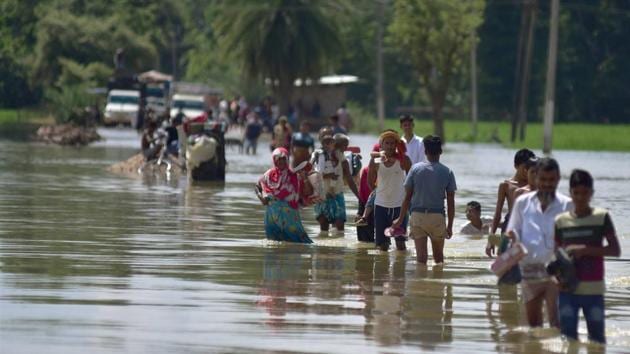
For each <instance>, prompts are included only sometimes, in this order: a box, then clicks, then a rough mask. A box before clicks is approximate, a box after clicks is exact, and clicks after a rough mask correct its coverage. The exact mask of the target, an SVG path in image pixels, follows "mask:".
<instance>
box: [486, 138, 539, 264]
mask: <svg viewBox="0 0 630 354" xmlns="http://www.w3.org/2000/svg"><path fill="white" fill-rule="evenodd" d="M535 156H536V155H534V153H533V152H532V151H531V150H529V149H520V150H519V151H517V152H516V154H515V155H514V169H515V170H516V172H515V173H514V176H512V178H510V179H506V180H505V181H503V182H501V183H500V184H499V190H498V191H497V205H496V209H495V212H494V219H493V220H492V227H491V228H490V234H491V235H494V234H495V233H496V232H497V228H499V224H501V225H500V226H501V233H503V232H505V228H506V227H507V222H508V220H510V213H511V211H512V205H513V204H514V200H515V198H514V192H515V191H516V190H517V189H518V188H521V187H523V186H525V185H527V169H526V162H527V160H529V159H530V158H532V157H535ZM505 201H507V206H508V212H507V214H506V215H505V219H504V221H503V222H501V214H502V212H503V204H504V203H505ZM494 247H495V246H494V245H493V244H491V243H488V244H487V245H486V254H487V255H488V257H492V255H493V254H494V252H495V250H494Z"/></svg>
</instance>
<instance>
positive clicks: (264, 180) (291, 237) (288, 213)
mask: <svg viewBox="0 0 630 354" xmlns="http://www.w3.org/2000/svg"><path fill="white" fill-rule="evenodd" d="M288 155H289V152H288V151H287V150H286V149H285V148H277V149H275V150H274V151H273V153H272V157H273V163H274V167H273V168H271V169H269V170H268V171H267V172H265V174H264V175H263V176H262V177H261V178H260V181H259V183H260V186H261V187H262V189H263V196H264V198H266V199H267V200H268V201H269V203H268V204H267V210H266V212H265V234H266V236H267V239H269V240H274V241H287V242H298V243H313V241H312V240H311V239H310V238H309V237H308V235H307V234H306V231H305V230H304V226H302V219H301V217H300V211H299V205H300V204H299V201H300V191H301V189H302V185H301V182H300V180H299V179H298V176H297V174H295V173H294V172H292V171H291V170H289V169H288V163H287V164H285V165H284V168H280V167H278V160H279V159H280V158H285V159H286V160H287V161H288Z"/></svg>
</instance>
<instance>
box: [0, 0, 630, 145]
mask: <svg viewBox="0 0 630 354" xmlns="http://www.w3.org/2000/svg"><path fill="white" fill-rule="evenodd" d="M561 3H562V5H561V13H560V41H559V48H558V50H559V52H558V53H559V55H558V74H557V81H556V87H557V89H556V92H557V100H556V107H557V110H556V117H557V121H580V122H611V123H627V122H629V121H630V106H628V105H627V104H625V103H626V102H627V101H628V99H630V87H629V86H628V85H627V82H629V81H630V80H629V79H630V61H628V60H627V58H628V57H630V55H629V54H630V45H629V44H628V43H629V42H628V40H627V38H630V26H629V25H628V24H630V2H628V1H624V0H572V1H562V2H561ZM549 13H550V9H549V2H547V1H536V0H471V1H458V0H377V1H374V0H354V1H349V0H346V1H343V0H342V1H332V0H319V1H308V0H268V1H255V0H233V1H225V0H177V1H176V0H155V1H149V0H117V1H111V2H94V1H88V0H3V1H2V2H0V107H9V108H14V107H24V106H34V105H43V104H46V103H54V104H53V105H56V106H63V105H66V104H68V105H71V104H77V103H80V102H83V101H84V100H85V98H82V95H84V92H85V91H86V88H89V87H102V86H104V85H105V83H106V81H107V79H108V77H109V76H110V75H111V74H112V72H113V55H114V52H115V51H116V49H117V48H121V47H122V48H125V52H126V58H127V65H128V66H129V67H130V68H131V69H133V70H135V71H137V72H140V71H144V70H149V69H158V70H160V71H164V72H167V73H170V74H173V75H174V76H175V77H176V79H178V80H186V81H196V82H203V83H207V84H210V85H211V86H216V87H221V88H223V89H224V90H225V92H227V93H229V94H244V95H246V96H247V97H250V98H254V97H262V96H264V95H266V94H270V93H271V94H273V95H274V96H275V97H276V98H278V99H279V100H280V101H282V98H283V97H287V92H288V91H290V90H291V85H290V84H289V83H291V82H292V80H294V79H295V78H298V77H317V76H318V75H323V74H333V73H337V74H352V75H357V76H359V77H360V78H361V81H360V82H359V83H357V84H353V85H351V86H350V87H349V93H348V94H349V99H350V100H352V101H355V102H356V103H358V104H360V105H362V106H364V107H366V108H367V109H370V110H376V101H377V92H378V90H377V89H376V87H377V82H378V70H377V69H378V67H379V58H380V60H381V67H382V73H383V75H382V78H383V80H382V92H383V94H384V102H385V110H386V114H387V115H388V116H393V115H395V114H396V113H397V112H398V110H397V109H399V108H400V107H425V108H429V110H428V115H430V116H432V117H433V118H434V119H435V118H436V116H438V117H439V118H440V120H441V116H442V115H447V116H448V117H447V119H450V118H466V117H467V115H468V113H469V107H470V74H471V73H470V58H471V56H470V51H471V48H472V47H473V45H475V46H476V48H477V51H476V57H477V68H478V69H477V70H478V75H477V76H478V78H479V79H478V92H479V94H478V102H479V116H480V119H482V120H492V121H497V120H509V119H511V117H513V116H515V115H516V114H517V113H518V112H517V110H518V109H519V108H518V107H517V106H518V105H517V104H515V102H517V101H518V99H517V97H519V95H520V94H522V93H523V90H526V94H527V98H528V99H527V100H526V102H525V103H524V105H525V107H524V112H525V115H526V117H525V118H526V119H527V120H528V121H540V120H541V119H542V108H541V107H542V104H543V102H542V101H543V95H544V81H545V70H546V55H547V32H548V26H549ZM532 15H534V16H535V17H534V18H535V20H532ZM524 18H525V20H524ZM524 33H525V34H524ZM528 33H531V36H529V37H528V36H527V34H528ZM523 38H526V39H531V47H530V48H531V50H530V52H529V56H530V57H529V59H528V60H525V59H526V55H527V51H526V50H524V49H523V48H524V46H523V44H522V43H523V41H524V39H523ZM379 40H380V42H379ZM379 56H380V57H379ZM526 62H527V63H528V64H527V65H528V68H529V69H528V70H529V72H528V75H527V77H525V76H523V75H522V73H523V72H524V71H523V70H522V67H523V65H525V63H526ZM519 68H521V69H519ZM523 80H526V81H523ZM265 82H266V84H265ZM523 82H525V83H526V85H522V83H523ZM444 107H447V108H449V110H448V112H446V111H444V110H443V108H444ZM521 108H523V107H521ZM447 113H448V114H447ZM438 123H439V121H436V125H435V127H436V128H435V130H436V132H437V133H440V130H442V129H443V128H441V127H440V126H439V124H438Z"/></svg>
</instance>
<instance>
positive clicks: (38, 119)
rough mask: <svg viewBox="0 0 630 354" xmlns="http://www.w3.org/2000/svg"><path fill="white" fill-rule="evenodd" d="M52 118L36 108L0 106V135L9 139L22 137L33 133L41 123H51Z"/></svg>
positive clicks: (52, 121)
mask: <svg viewBox="0 0 630 354" xmlns="http://www.w3.org/2000/svg"><path fill="white" fill-rule="evenodd" d="M53 123H54V119H53V118H52V117H51V116H50V115H48V114H46V113H45V112H43V111H42V110H40V109H37V108H28V109H19V110H17V109H4V108H0V136H1V137H3V138H10V139H24V138H27V137H29V136H30V135H32V134H33V133H35V131H36V130H37V128H38V127H39V126H41V125H42V124H53Z"/></svg>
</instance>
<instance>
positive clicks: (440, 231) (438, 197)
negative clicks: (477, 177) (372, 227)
mask: <svg viewBox="0 0 630 354" xmlns="http://www.w3.org/2000/svg"><path fill="white" fill-rule="evenodd" d="M423 143H424V149H425V154H426V156H427V161H426V162H420V163H417V164H415V165H413V167H412V168H411V171H409V175H407V178H406V179H405V191H406V195H405V199H404V202H403V204H402V211H401V213H402V214H403V215H406V214H407V211H408V210H409V209H410V208H411V223H410V224H411V227H410V232H409V237H411V238H412V239H413V240H414V243H415V246H416V259H417V262H418V263H419V264H426V263H427V258H428V251H427V238H431V248H432V249H433V260H434V261H435V263H436V264H441V263H444V242H445V239H450V238H451V236H453V219H454V217H455V191H456V190H457V184H456V182H455V174H454V173H453V171H452V170H451V169H450V168H448V167H447V166H445V165H444V164H442V163H441V162H440V155H442V139H441V138H440V137H438V136H431V135H427V136H425V137H424V139H423ZM444 199H446V213H445V210H444ZM445 214H446V215H445ZM445 216H446V219H447V220H446V221H445V220H444V219H445ZM401 223H402V217H399V218H398V219H396V220H395V221H394V225H396V226H397V225H400V224H401Z"/></svg>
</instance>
